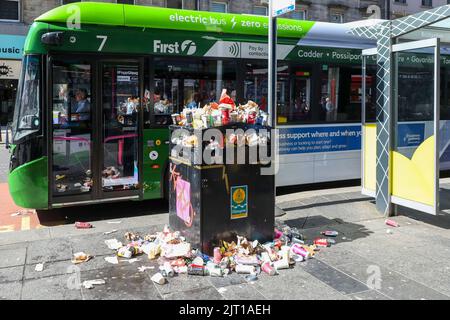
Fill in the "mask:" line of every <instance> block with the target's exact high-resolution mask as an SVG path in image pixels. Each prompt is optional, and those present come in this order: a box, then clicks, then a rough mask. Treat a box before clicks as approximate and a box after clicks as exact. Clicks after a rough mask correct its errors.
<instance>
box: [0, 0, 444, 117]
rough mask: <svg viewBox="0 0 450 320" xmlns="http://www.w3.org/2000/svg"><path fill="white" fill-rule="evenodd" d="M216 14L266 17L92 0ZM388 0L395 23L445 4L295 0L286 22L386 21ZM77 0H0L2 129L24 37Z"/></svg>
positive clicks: (161, 0) (260, 4)
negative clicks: (34, 24)
mask: <svg viewBox="0 0 450 320" xmlns="http://www.w3.org/2000/svg"><path fill="white" fill-rule="evenodd" d="M96 1H101V2H112V3H123V4H135V5H148V6H159V7H169V8H176V9H190V10H202V11H215V12H224V13H240V14H256V15H267V12H268V5H267V0H96ZM386 1H390V8H391V17H393V18H397V17H401V16H405V15H408V14H412V13H415V12H418V11H423V10H427V9H430V8H431V7H437V6H441V5H444V4H447V2H449V1H447V0H299V1H297V8H296V10H295V12H291V13H289V14H287V15H286V18H291V19H299V20H314V21H328V22H335V23H345V22H351V21H356V20H362V19H368V18H385V17H386V14H383V12H384V9H385V8H386ZM73 2H78V1H77V0H75V1H74V0H0V125H5V124H6V123H7V122H8V121H10V120H11V119H12V113H13V108H14V103H15V96H16V92H17V84H18V81H19V74H20V69H21V62H20V61H21V56H22V48H23V44H24V42H25V35H26V33H27V31H28V28H29V26H30V25H31V24H32V22H33V20H34V19H35V18H36V17H38V16H39V15H41V14H42V13H44V12H46V11H48V10H51V9H52V8H55V7H57V6H60V5H63V4H69V3H73Z"/></svg>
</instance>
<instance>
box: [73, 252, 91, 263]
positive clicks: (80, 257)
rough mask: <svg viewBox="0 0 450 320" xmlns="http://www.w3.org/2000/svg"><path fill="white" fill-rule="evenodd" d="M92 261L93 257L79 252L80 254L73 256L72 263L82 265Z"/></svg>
mask: <svg viewBox="0 0 450 320" xmlns="http://www.w3.org/2000/svg"><path fill="white" fill-rule="evenodd" d="M91 259H92V256H91V255H89V254H86V253H84V252H78V253H75V254H74V255H73V258H72V263H73V264H80V263H84V262H87V261H89V260H91Z"/></svg>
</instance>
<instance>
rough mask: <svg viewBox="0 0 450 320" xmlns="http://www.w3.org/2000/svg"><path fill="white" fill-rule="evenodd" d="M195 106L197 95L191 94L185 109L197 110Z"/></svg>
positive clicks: (196, 104)
mask: <svg viewBox="0 0 450 320" xmlns="http://www.w3.org/2000/svg"><path fill="white" fill-rule="evenodd" d="M197 106H198V102H197V93H192V94H191V99H189V101H188V103H187V105H186V107H187V108H188V109H194V108H197Z"/></svg>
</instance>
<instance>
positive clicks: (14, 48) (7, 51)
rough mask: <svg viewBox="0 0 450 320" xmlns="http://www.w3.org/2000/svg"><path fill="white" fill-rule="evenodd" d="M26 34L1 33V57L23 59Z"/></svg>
mask: <svg viewBox="0 0 450 320" xmlns="http://www.w3.org/2000/svg"><path fill="white" fill-rule="evenodd" d="M24 44H25V36H13V35H6V34H0V59H16V60H21V59H22V54H23V46H24Z"/></svg>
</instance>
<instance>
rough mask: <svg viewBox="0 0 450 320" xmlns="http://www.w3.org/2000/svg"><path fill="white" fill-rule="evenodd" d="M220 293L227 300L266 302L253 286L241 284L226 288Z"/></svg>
mask: <svg viewBox="0 0 450 320" xmlns="http://www.w3.org/2000/svg"><path fill="white" fill-rule="evenodd" d="M219 292H220V293H221V294H222V296H223V297H224V298H225V299H227V300H266V298H265V297H264V296H263V295H262V294H261V293H260V292H259V291H258V290H256V288H255V286H254V285H252V284H240V285H233V286H227V287H224V288H223V290H222V291H221V290H220V288H219Z"/></svg>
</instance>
